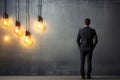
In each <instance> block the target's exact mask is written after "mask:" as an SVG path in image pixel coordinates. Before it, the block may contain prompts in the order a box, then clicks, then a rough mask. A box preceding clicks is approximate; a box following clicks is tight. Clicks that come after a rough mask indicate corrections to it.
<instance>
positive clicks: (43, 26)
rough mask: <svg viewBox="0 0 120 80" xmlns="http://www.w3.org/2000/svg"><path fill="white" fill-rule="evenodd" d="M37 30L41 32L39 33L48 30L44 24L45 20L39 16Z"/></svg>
mask: <svg viewBox="0 0 120 80" xmlns="http://www.w3.org/2000/svg"><path fill="white" fill-rule="evenodd" d="M36 29H37V30H39V31H42V32H43V31H45V30H46V27H45V25H44V23H43V18H42V17H41V16H38V21H37V24H36Z"/></svg>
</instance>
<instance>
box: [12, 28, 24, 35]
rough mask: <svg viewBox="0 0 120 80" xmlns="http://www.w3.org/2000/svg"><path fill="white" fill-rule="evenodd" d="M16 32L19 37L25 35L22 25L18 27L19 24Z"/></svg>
mask: <svg viewBox="0 0 120 80" xmlns="http://www.w3.org/2000/svg"><path fill="white" fill-rule="evenodd" d="M14 33H15V34H16V35H17V36H19V37H20V36H22V35H23V31H22V30H21V28H20V27H17V26H16V27H15V29H14Z"/></svg>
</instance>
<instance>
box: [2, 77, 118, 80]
mask: <svg viewBox="0 0 120 80" xmlns="http://www.w3.org/2000/svg"><path fill="white" fill-rule="evenodd" d="M0 80H83V79H81V77H80V76H0ZM84 80H88V79H84ZM90 80H120V76H93V79H90Z"/></svg>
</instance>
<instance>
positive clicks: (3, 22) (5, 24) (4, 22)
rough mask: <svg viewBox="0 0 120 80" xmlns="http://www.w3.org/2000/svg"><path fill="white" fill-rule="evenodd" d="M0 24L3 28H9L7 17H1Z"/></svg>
mask: <svg viewBox="0 0 120 80" xmlns="http://www.w3.org/2000/svg"><path fill="white" fill-rule="evenodd" d="M2 26H3V27H5V28H10V20H9V18H3V19H2Z"/></svg>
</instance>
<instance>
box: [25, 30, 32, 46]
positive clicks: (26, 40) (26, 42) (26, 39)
mask: <svg viewBox="0 0 120 80" xmlns="http://www.w3.org/2000/svg"><path fill="white" fill-rule="evenodd" d="M24 43H25V44H26V45H27V46H32V45H33V40H32V39H31V34H30V33H29V32H26V36H25V38H24Z"/></svg>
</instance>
